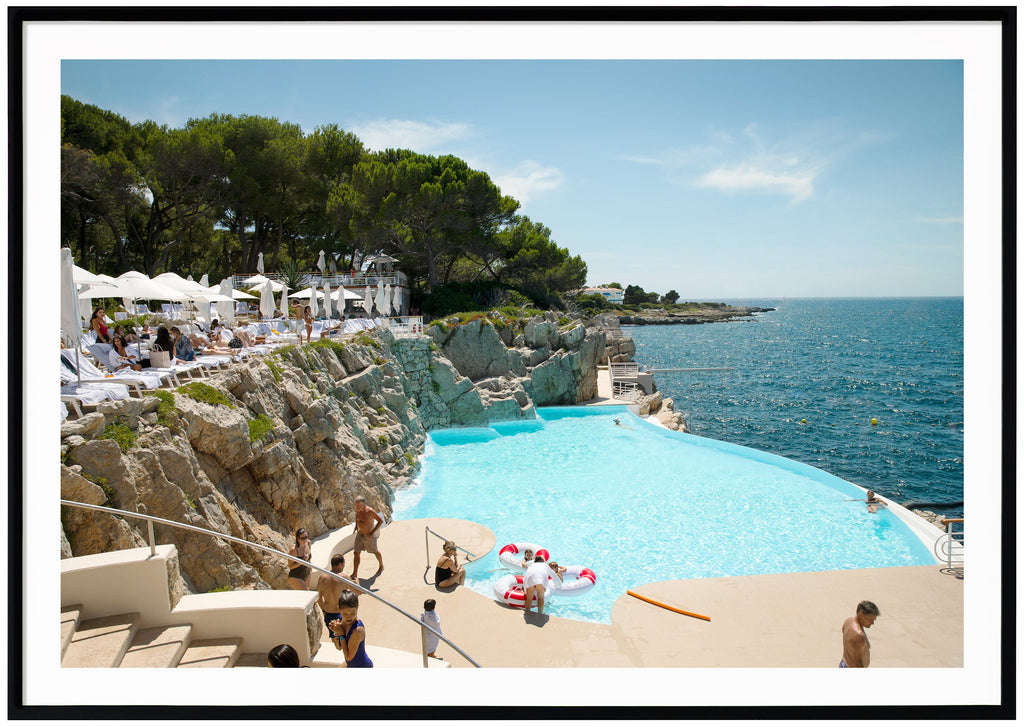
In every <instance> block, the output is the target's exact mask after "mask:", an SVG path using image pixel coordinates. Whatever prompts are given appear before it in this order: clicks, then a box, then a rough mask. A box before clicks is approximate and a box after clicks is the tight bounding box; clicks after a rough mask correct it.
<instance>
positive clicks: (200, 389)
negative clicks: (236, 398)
mask: <svg viewBox="0 0 1024 727" xmlns="http://www.w3.org/2000/svg"><path fill="white" fill-rule="evenodd" d="M178 393H180V394H184V395H185V396H187V397H189V398H190V399H195V400H196V401H198V402H202V403H203V404H213V405H217V404H222V405H224V406H226V407H229V408H231V409H234V408H235V404H234V402H232V401H231V399H229V398H228V397H227V395H226V394H225V393H224V392H222V391H220V390H218V389H215V388H213V387H212V386H210V385H209V384H204V383H203V382H202V381H193V382H191V383H188V384H185V385H184V386H179V387H178Z"/></svg>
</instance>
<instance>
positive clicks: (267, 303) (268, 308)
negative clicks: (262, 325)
mask: <svg viewBox="0 0 1024 727" xmlns="http://www.w3.org/2000/svg"><path fill="white" fill-rule="evenodd" d="M260 315H262V316H263V317H264V318H273V317H274V291H273V289H272V288H271V287H270V281H269V280H268V281H267V282H266V283H264V284H263V293H262V294H261V295H260Z"/></svg>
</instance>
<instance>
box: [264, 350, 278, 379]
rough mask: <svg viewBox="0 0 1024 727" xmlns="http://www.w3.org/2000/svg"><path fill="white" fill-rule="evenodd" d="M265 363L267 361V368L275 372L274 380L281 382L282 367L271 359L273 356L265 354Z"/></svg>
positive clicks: (272, 372)
mask: <svg viewBox="0 0 1024 727" xmlns="http://www.w3.org/2000/svg"><path fill="white" fill-rule="evenodd" d="M263 363H265V364H266V365H267V368H268V369H270V373H271V374H273V376H274V381H276V382H277V383H279V384H280V383H281V367H280V366H279V365H278V364H277V363H276V362H275V361H273V360H271V358H270V357H269V356H265V357H264V358H263Z"/></svg>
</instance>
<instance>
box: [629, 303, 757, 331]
mask: <svg viewBox="0 0 1024 727" xmlns="http://www.w3.org/2000/svg"><path fill="white" fill-rule="evenodd" d="M773 310H775V309H774V308H760V307H757V306H732V305H709V306H702V307H700V308H694V309H692V310H686V311H664V310H647V311H644V312H643V313H642V314H639V315H632V314H630V315H620V316H617V317H618V319H619V325H623V326H663V325H679V324H687V325H694V324H697V323H719V322H722V321H732V320H736V319H739V318H750V317H751V316H753V315H754V314H755V313H765V312H767V311H773Z"/></svg>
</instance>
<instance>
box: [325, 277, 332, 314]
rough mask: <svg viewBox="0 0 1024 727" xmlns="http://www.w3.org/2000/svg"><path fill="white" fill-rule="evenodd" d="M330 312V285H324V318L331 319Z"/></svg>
mask: <svg viewBox="0 0 1024 727" xmlns="http://www.w3.org/2000/svg"><path fill="white" fill-rule="evenodd" d="M333 315H334V314H333V313H332V312H331V284H330V283H324V318H332V317H333Z"/></svg>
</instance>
